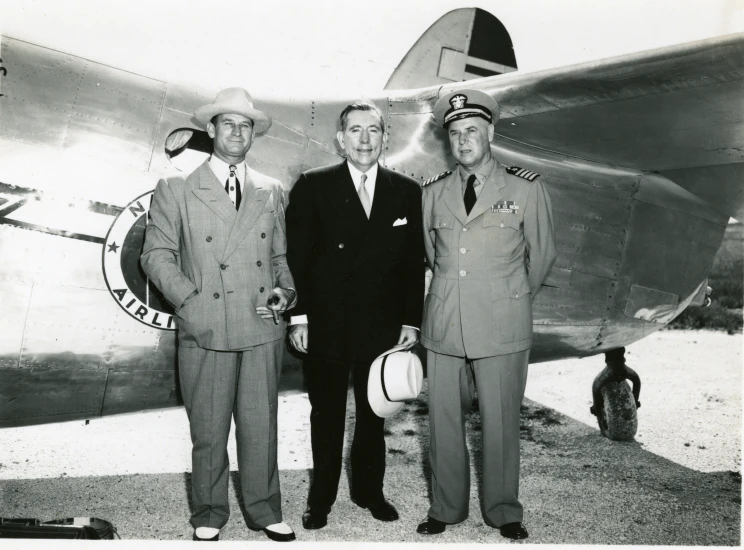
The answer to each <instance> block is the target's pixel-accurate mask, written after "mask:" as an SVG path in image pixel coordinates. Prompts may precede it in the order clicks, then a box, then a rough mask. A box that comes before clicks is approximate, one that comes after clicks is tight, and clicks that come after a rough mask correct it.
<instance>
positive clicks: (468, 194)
mask: <svg viewBox="0 0 744 550" xmlns="http://www.w3.org/2000/svg"><path fill="white" fill-rule="evenodd" d="M476 200H478V197H476V196H475V174H471V175H470V177H469V178H468V186H467V187H466V188H465V212H467V213H468V214H470V211H471V210H472V209H473V206H474V205H475V201H476Z"/></svg>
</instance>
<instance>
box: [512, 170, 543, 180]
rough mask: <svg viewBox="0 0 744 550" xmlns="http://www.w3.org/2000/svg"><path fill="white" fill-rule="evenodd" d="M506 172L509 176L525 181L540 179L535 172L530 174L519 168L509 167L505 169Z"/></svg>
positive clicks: (529, 171) (528, 171)
mask: <svg viewBox="0 0 744 550" xmlns="http://www.w3.org/2000/svg"><path fill="white" fill-rule="evenodd" d="M506 172H507V173H508V174H511V175H512V176H517V177H519V178H522V179H526V180H527V181H535V180H536V179H537V178H539V177H540V174H538V173H537V172H532V171H531V170H527V169H526V168H520V167H519V166H509V167H507V169H506Z"/></svg>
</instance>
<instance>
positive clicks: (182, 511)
mask: <svg viewBox="0 0 744 550" xmlns="http://www.w3.org/2000/svg"><path fill="white" fill-rule="evenodd" d="M741 353H742V337H741V335H735V336H729V335H726V334H721V333H714V332H686V331H685V332H683V331H664V332H661V333H657V334H655V335H652V336H650V337H649V338H647V339H645V340H643V341H641V342H638V343H637V344H634V345H633V346H630V347H629V349H628V353H627V354H626V357H627V359H628V364H629V365H630V366H631V367H633V368H635V369H636V370H637V371H638V372H639V374H640V376H641V379H642V380H643V389H642V391H641V403H642V407H641V409H640V410H639V413H638V415H639V432H638V436H637V438H636V442H630V443H616V442H611V441H608V440H606V439H604V438H603V437H601V435H600V434H599V432H598V430H597V428H596V425H595V423H594V419H593V417H592V416H591V415H590V414H589V405H590V400H591V382H592V379H593V378H594V376H595V375H596V374H597V373H598V372H599V370H600V369H601V367H602V366H603V365H602V363H603V360H602V358H601V357H598V358H588V359H582V360H569V361H561V362H555V363H543V364H539V365H532V366H530V375H529V381H528V387H527V399H525V402H524V405H523V408H522V475H521V500H522V502H523V504H524V506H525V524H526V525H527V527H528V529H529V531H530V538H529V539H528V542H530V543H549V544H618V545H628V544H644V545H662V544H663V545H726V546H731V545H739V544H740V523H741V475H740V456H741ZM352 399H353V397H352V394H350V402H351V400H352ZM350 404H351V403H350ZM426 412H427V406H426V395H425V393H424V394H422V395H421V396H420V397H419V398H418V399H416V400H413V401H410V402H409V403H407V405H406V407H405V409H404V411H403V412H402V413H399V414H398V415H396V416H395V417H393V418H392V419H390V420H388V422H387V424H386V427H387V430H388V432H389V434H388V436H387V448H388V460H387V473H386V476H385V492H386V495H387V497H388V499H389V500H390V501H391V502H393V503H394V504H395V505H396V507H397V508H398V511H399V513H400V516H401V519H400V520H399V521H397V522H394V523H381V522H378V521H375V520H374V519H373V518H372V517H371V516H370V515H369V513H368V512H367V511H365V510H362V509H359V508H358V507H356V506H355V505H354V504H353V503H351V502H350V501H349V492H348V484H347V479H346V476H342V481H341V487H340V490H339V497H338V501H337V503H336V505H335V506H334V508H333V511H332V513H331V515H330V516H329V524H328V526H327V527H326V528H324V529H321V530H319V531H304V530H303V529H302V528H301V521H300V518H301V515H302V511H303V509H304V504H305V498H306V496H307V489H308V482H309V475H310V469H311V467H312V462H311V458H310V453H309V449H310V444H309V429H308V414H309V404H308V402H307V396H306V395H305V394H304V393H302V392H300V391H296V390H295V391H287V392H283V394H282V396H281V402H280V419H279V429H280V448H279V456H280V469H281V483H282V495H283V501H284V513H285V519H286V520H287V521H288V522H289V523H290V524H291V525H292V526H294V527H295V529H296V531H297V534H298V539H299V540H300V541H301V542H302V543H303V544H304V545H307V546H309V547H318V548H321V547H322V548H326V547H328V546H329V544H328V543H329V542H335V543H338V544H337V545H334V546H338V547H343V548H349V547H351V545H350V544H348V543H350V542H354V543H370V542H388V543H389V542H394V543H395V542H397V543H400V542H426V543H431V542H437V543H439V542H446V543H497V544H498V543H503V544H509V542H508V541H506V539H503V538H502V537H500V536H499V534H498V532H497V531H495V530H494V529H491V528H489V527H487V526H486V525H485V524H484V523H483V520H482V518H481V515H480V510H479V496H480V495H479V490H478V479H479V477H480V469H479V458H480V432H479V429H480V422H479V418H478V415H477V413H476V412H473V413H472V414H471V415H470V417H469V420H468V427H469V431H468V433H469V446H470V449H471V458H472V460H473V472H474V475H473V479H472V489H471V509H470V517H469V519H467V520H466V521H464V522H463V523H461V524H459V525H456V526H450V527H449V528H448V529H447V531H446V532H445V533H444V534H443V535H440V536H438V537H436V538H435V539H428V538H423V537H421V536H419V535H417V534H416V533H415V529H416V525H417V524H418V522H419V521H420V520H421V519H423V517H424V516H425V515H426V510H427V508H428V501H429V490H430V489H429V486H428V459H427V454H428V422H427V415H426ZM348 424H349V428H351V426H352V425H353V408H352V407H350V413H349V420H348ZM234 453H235V450H234V445H233V446H232V448H231V463H233V464H234V463H235V458H234V457H235V454H234ZM346 456H348V445H347V449H346ZM189 471H190V443H189V439H188V424H187V421H186V417H185V413H184V411H183V410H181V409H175V410H169V411H155V412H150V413H143V414H135V415H123V416H118V417H110V418H105V419H99V420H94V421H91V422H90V424H88V425H86V424H85V423H83V422H67V423H61V424H54V425H48V426H37V427H27V428H11V429H4V430H0V516H5V517H35V518H39V519H41V520H43V521H46V520H50V519H52V518H55V517H71V516H93V517H99V518H104V519H107V520H109V521H111V522H112V523H113V524H114V525H115V526H116V527H117V529H118V533H119V535H120V537H121V538H122V539H124V542H123V543H120V546H121V545H122V544H123V545H125V546H126V547H132V548H135V547H136V548H141V547H144V546H147V547H150V546H156V547H165V548H170V547H173V545H174V544H175V545H176V547H184V546H186V547H187V546H190V545H191V544H193V543H185V542H183V543H176V542H175V541H187V540H189V539H190V537H191V529H190V526H189V524H188V517H189V502H188V498H187V496H188V493H189V490H190V473H189ZM238 484H239V479H238V477H237V474H236V473H233V479H232V483H231V490H230V499H231V507H232V510H233V515H232V518H231V520H230V522H229V523H228V524H227V526H226V527H225V529H223V531H222V534H221V539H222V540H225V541H251V543H252V544H255V543H259V542H264V541H266V539H265V537H264V535H263V534H261V533H255V532H252V531H250V530H249V529H248V528H247V527H246V526H245V523H244V522H243V519H242V515H241V513H240V502H239V500H238V498H237V496H236V495H237V494H238V492H237V491H236V487H237V486H238ZM132 539H144V541H146V542H143V541H142V540H139V541H137V542H134V541H132ZM154 541H169V542H157V543H156V542H154ZM314 543H317V544H314ZM238 544H239V543H238V542H235V543H234V545H235V547H237V545H238ZM265 544H267V545H268V544H269V543H268V542H266V543H265ZM0 546H2V548H4V549H5V548H10V549H13V548H25V547H27V545H26V544H24V543H16V542H11V541H3V543H2V544H0ZM48 546H49V544H48V542H47V543H46V544H44V545H41V546H40V547H48ZM223 546H224V545H223ZM227 546H228V547H229V546H233V545H232V544H230V543H229V542H228V543H227ZM354 546H356V544H355V545H354ZM64 547H66V545H64V544H57V543H55V548H64ZM241 547H244V543H243V544H241Z"/></svg>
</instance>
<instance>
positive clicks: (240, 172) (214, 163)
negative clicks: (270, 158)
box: [209, 155, 248, 187]
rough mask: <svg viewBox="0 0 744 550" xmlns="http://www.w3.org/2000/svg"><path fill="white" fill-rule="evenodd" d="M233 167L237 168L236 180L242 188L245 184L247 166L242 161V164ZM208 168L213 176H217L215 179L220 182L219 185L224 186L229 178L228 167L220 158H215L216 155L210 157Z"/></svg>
mask: <svg viewBox="0 0 744 550" xmlns="http://www.w3.org/2000/svg"><path fill="white" fill-rule="evenodd" d="M235 166H236V167H237V170H236V175H237V176H238V180H239V181H240V186H241V187H243V184H244V183H245V170H246V167H247V166H248V165H247V164H246V162H245V159H244V160H243V161H242V162H239V163H238V164H236V165H235ZM209 167H210V168H211V169H212V172H214V175H215V176H217V179H218V180H219V181H220V183H223V184H224V183H225V182H226V181H227V178H228V177H230V165H229V164H227V163H226V162H225V161H224V160H222V159H221V158H219V157H217V155H212V156H211V157H210V159H209Z"/></svg>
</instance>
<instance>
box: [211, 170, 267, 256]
mask: <svg viewBox="0 0 744 550" xmlns="http://www.w3.org/2000/svg"><path fill="white" fill-rule="evenodd" d="M245 175H246V178H245V183H244V185H243V199H242V201H241V203H240V210H239V211H238V212H236V218H235V222H234V223H233V226H232V229H231V230H230V236H229V237H228V238H227V244H226V245H225V253H224V256H223V258H224V259H227V258H228V257H230V255H231V254H232V253H233V252H235V249H237V248H238V245H239V244H240V243H241V242H242V241H243V239H244V238H245V236H246V235H247V234H248V232H249V231H250V229H251V227H253V224H255V223H256V220H257V219H258V217H259V216H260V215H261V213H262V212H263V209H264V206H265V205H266V202H267V201H268V200H269V197H271V190H270V189H268V188H266V187H264V185H263V178H262V177H261V175H260V174H259V173H258V172H255V171H254V170H251V168H249V167H248V166H246V170H245ZM215 179H216V178H215ZM223 194H224V195H227V193H225V192H224V190H223ZM227 200H228V202H229V203H230V207H231V208H232V209H233V212H235V207H234V206H233V205H232V202H231V201H230V198H229V197H228V199H227Z"/></svg>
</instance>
